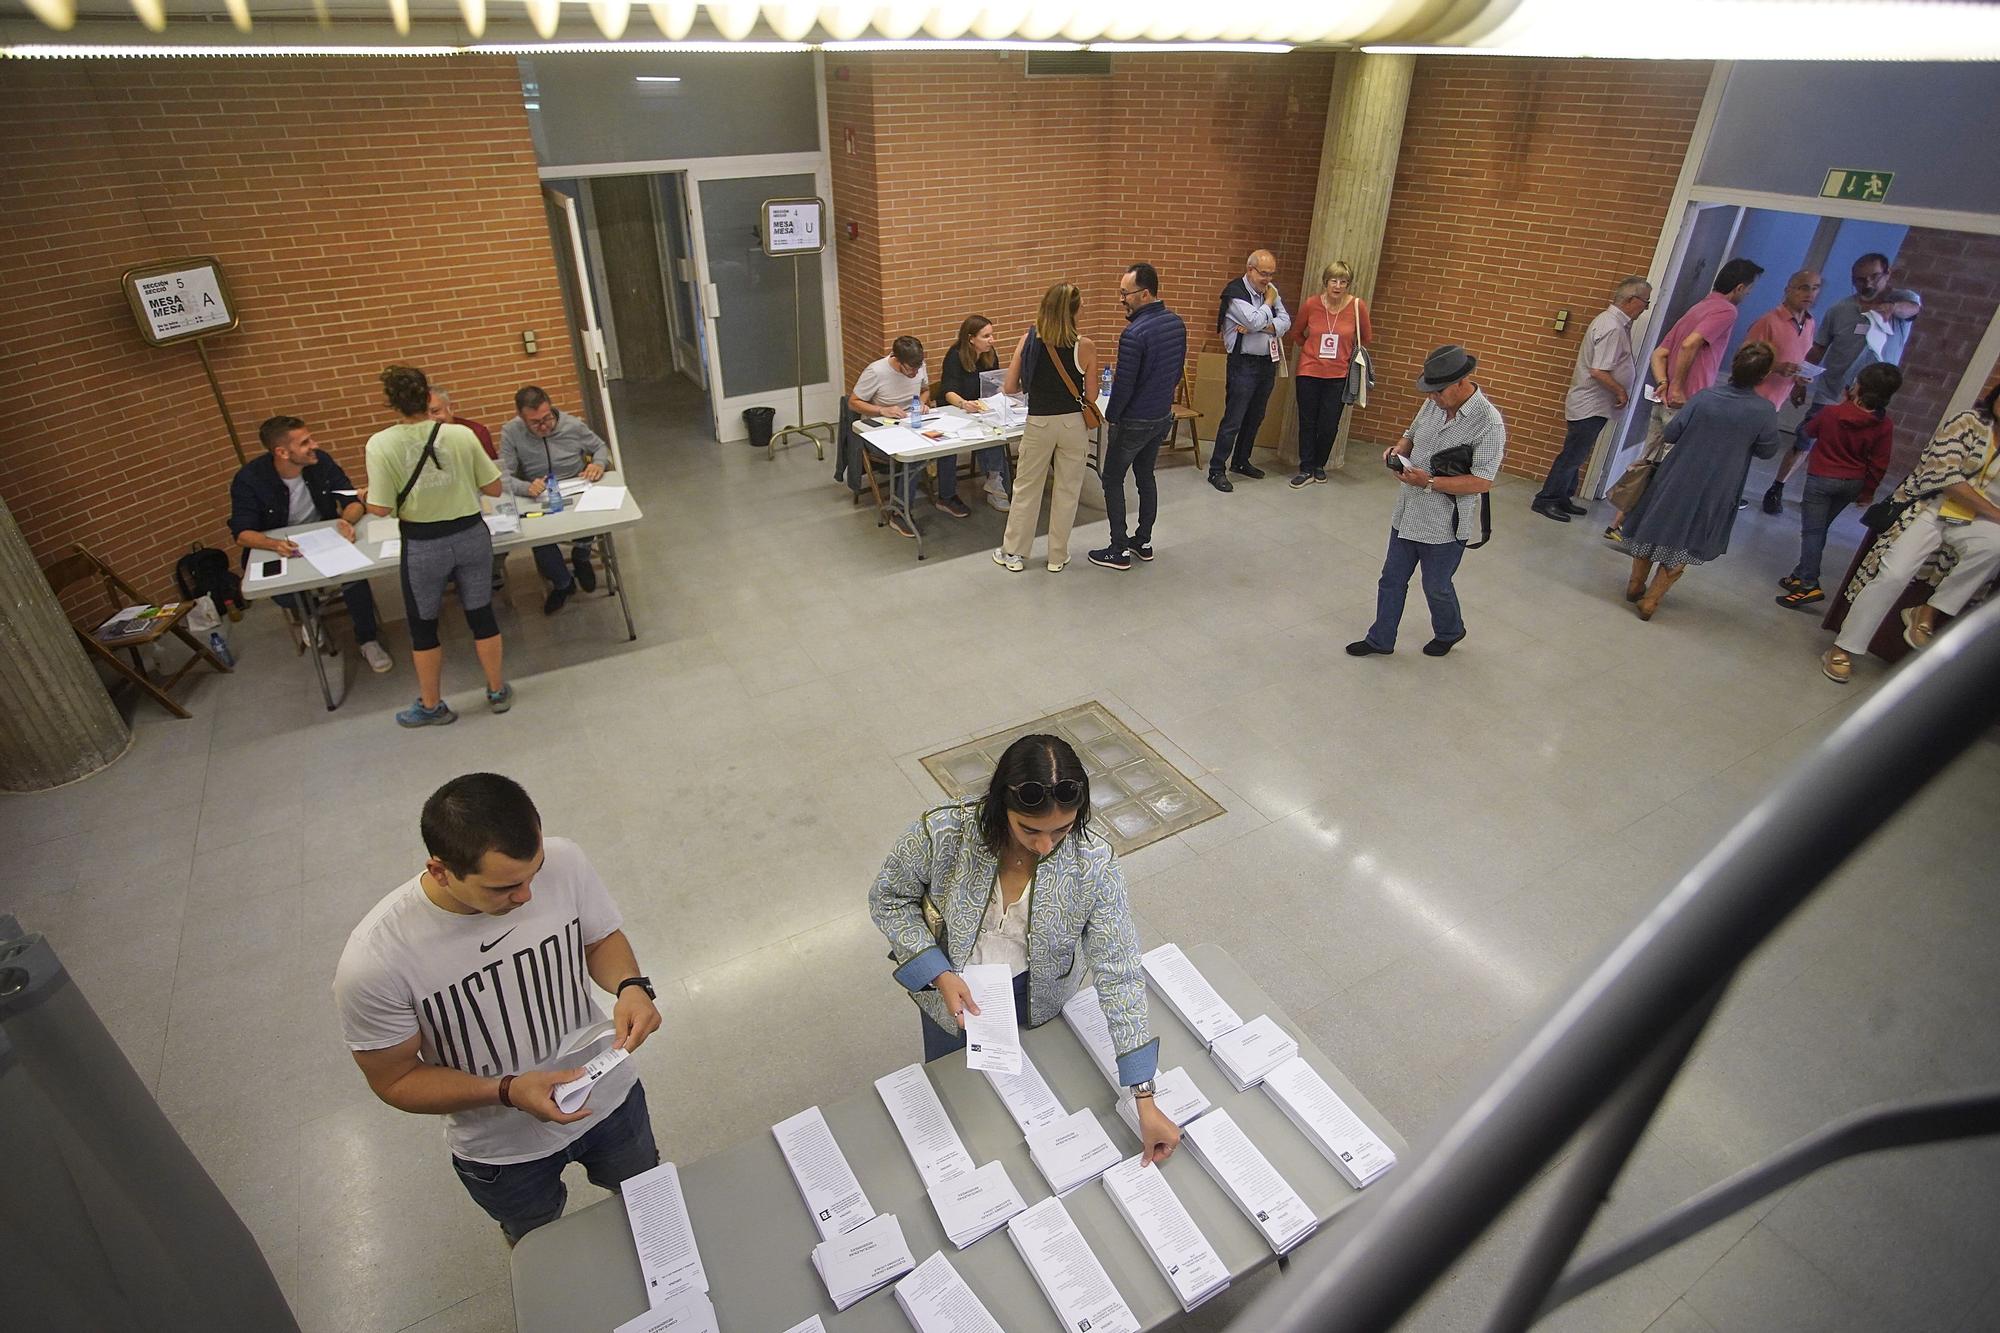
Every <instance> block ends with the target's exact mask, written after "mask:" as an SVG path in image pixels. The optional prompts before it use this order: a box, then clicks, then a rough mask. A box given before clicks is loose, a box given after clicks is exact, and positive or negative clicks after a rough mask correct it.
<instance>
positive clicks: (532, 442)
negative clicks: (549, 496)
mask: <svg viewBox="0 0 2000 1333" xmlns="http://www.w3.org/2000/svg"><path fill="white" fill-rule="evenodd" d="M514 412H515V416H514V419H513V420H512V421H510V422H508V423H507V425H506V427H505V428H504V429H503V430H502V431H501V432H500V473H501V476H502V478H503V480H504V483H505V485H506V487H507V490H508V493H509V494H512V495H518V496H521V497H523V498H524V499H529V500H539V499H541V498H542V496H543V494H544V493H545V492H546V491H547V489H548V487H549V484H550V483H549V478H550V477H554V478H555V479H556V481H558V482H562V481H567V480H569V479H570V478H571V477H582V478H583V479H584V480H585V481H596V480H598V479H599V478H600V477H602V476H603V475H604V473H605V470H606V469H608V468H609V467H610V466H611V446H610V445H608V444H606V443H605V442H604V441H603V440H601V439H599V438H598V436H597V432H596V431H594V430H592V429H591V428H590V427H589V426H587V425H585V424H584V422H583V419H582V418H581V417H573V416H570V415H569V414H568V413H566V412H559V411H557V410H556V405H555V404H554V403H552V402H550V401H549V395H548V393H547V392H546V391H545V390H543V389H542V388H541V387H540V386H539V385H535V384H529V385H526V386H524V387H523V388H522V389H521V390H520V391H519V392H518V393H516V394H515V395H514ZM591 541H592V539H591V538H589V537H581V538H578V539H577V541H576V542H575V543H574V544H573V545H572V546H571V547H570V564H569V567H568V568H565V567H564V566H563V558H562V549H561V548H560V547H558V546H557V545H556V544H555V543H553V542H551V543H549V544H548V545H546V546H537V547H536V548H535V568H536V569H538V570H540V571H541V573H542V578H543V579H545V580H546V581H547V582H548V585H549V595H548V596H547V597H546V598H544V599H543V601H542V614H543V615H545V616H552V615H554V614H555V613H556V612H558V611H560V610H562V609H563V603H565V602H567V601H568V600H569V599H570V595H571V594H572V593H574V592H575V591H576V590H577V589H578V588H582V589H583V590H584V591H585V592H596V591H597V572H596V571H595V570H593V569H592V568H591V567H590V544H591ZM572 570H574V571H575V577H574V578H572V577H571V571H572Z"/></svg>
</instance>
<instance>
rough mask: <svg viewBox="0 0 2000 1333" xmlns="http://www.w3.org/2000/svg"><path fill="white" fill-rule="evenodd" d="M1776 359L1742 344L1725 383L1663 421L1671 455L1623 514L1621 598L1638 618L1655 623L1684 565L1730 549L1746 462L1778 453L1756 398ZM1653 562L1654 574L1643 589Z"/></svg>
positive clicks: (1764, 404)
mask: <svg viewBox="0 0 2000 1333" xmlns="http://www.w3.org/2000/svg"><path fill="white" fill-rule="evenodd" d="M1776 360H1777V357H1776V355H1775V354H1774V353H1773V352H1772V350H1771V344H1769V343H1762V342H1752V343H1744V344H1743V346H1741V347H1739V348H1737V349H1736V356H1735V358H1734V359H1733V360H1731V362H1730V363H1729V382H1728V383H1727V384H1717V385H1713V386H1711V387H1709V388H1706V389H1703V390H1702V391H1701V392H1700V393H1698V394H1696V395H1695V396H1694V397H1692V398H1690V399H1688V404H1687V406H1686V407H1684V408H1682V409H1681V411H1680V414H1679V415H1677V416H1676V417H1674V419H1673V420H1672V421H1669V422H1668V423H1667V425H1666V430H1665V432H1664V434H1665V438H1666V440H1667V442H1668V443H1669V444H1671V445H1673V446H1674V447H1673V450H1672V452H1670V453H1669V454H1668V455H1667V456H1666V457H1665V458H1663V459H1661V460H1660V463H1659V466H1658V467H1657V468H1656V469H1655V470H1654V472H1653V478H1652V481H1651V482H1649V483H1648V484H1647V486H1646V492H1645V494H1643V495H1641V496H1640V497H1639V502H1638V503H1637V504H1635V505H1633V506H1632V512H1631V513H1630V514H1627V515H1626V516H1625V550H1626V553H1627V554H1629V555H1630V556H1631V557H1632V574H1631V577H1630V578H1629V579H1627V580H1626V583H1625V600H1626V601H1628V602H1636V603H1638V607H1639V619H1641V620H1651V619H1652V618H1653V613H1654V612H1656V611H1658V610H1659V609H1660V599H1661V598H1663V597H1665V596H1666V595H1667V589H1669V588H1671V587H1673V586H1674V584H1675V583H1676V582H1677V581H1678V580H1679V579H1680V576H1681V575H1682V574H1684V573H1686V572H1687V567H1688V566H1689V565H1705V564H1707V563H1708V562H1709V561H1711V560H1714V559H1716V558H1717V557H1718V556H1720V555H1722V554H1723V553H1724V552H1726V551H1728V550H1729V534H1730V532H1731V531H1732V530H1733V529H1734V528H1735V527H1736V502H1737V501H1738V500H1740V499H1742V498H1743V483H1744V481H1745V480H1746V479H1747V478H1748V477H1749V475H1750V460H1751V459H1752V458H1753V457H1754V458H1770V457H1772V456H1773V455H1774V454H1776V453H1777V452H1778V414H1777V411H1776V410H1775V409H1774V408H1772V406H1771V404H1770V403H1769V401H1767V400H1766V399H1765V398H1764V396H1763V395H1762V394H1759V393H1758V392H1757V386H1758V385H1760V384H1762V383H1763V382H1764V377H1765V376H1766V375H1768V374H1770V373H1771V366H1772V364H1773V363H1774V362H1775V361H1776ZM1655 563H1657V564H1658V565H1659V572H1658V573H1657V574H1653V582H1652V586H1651V587H1648V586H1647V585H1646V576H1647V575H1648V574H1649V573H1652V568H1653V565H1654V564H1655Z"/></svg>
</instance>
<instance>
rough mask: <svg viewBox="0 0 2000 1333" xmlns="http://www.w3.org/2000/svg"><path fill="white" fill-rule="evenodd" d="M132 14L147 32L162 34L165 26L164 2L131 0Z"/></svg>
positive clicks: (158, 0)
mask: <svg viewBox="0 0 2000 1333" xmlns="http://www.w3.org/2000/svg"><path fill="white" fill-rule="evenodd" d="M132 12H133V13H135V14H137V15H138V16H139V22H141V23H143V24H145V25H146V30H147V31H148V32H164V31H165V30H166V26H167V6H166V0H132Z"/></svg>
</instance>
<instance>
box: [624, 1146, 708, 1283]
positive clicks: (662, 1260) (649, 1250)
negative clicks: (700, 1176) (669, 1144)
mask: <svg viewBox="0 0 2000 1333" xmlns="http://www.w3.org/2000/svg"><path fill="white" fill-rule="evenodd" d="M618 1192H619V1194H620V1196H621V1197H623V1199H624V1201H625V1220H626V1221H627V1222H629V1223H631V1225H632V1244H633V1245H634V1246H635V1247H636V1248H637V1249H638V1251H639V1274H640V1276H641V1277H642V1278H643V1279H644V1280H645V1283H646V1304H647V1306H648V1307H649V1308H651V1309H654V1310H660V1309H664V1308H666V1307H668V1306H671V1305H676V1304H679V1303H680V1302H682V1301H684V1300H686V1299H687V1298H688V1297H690V1296H699V1295H704V1294H706V1293H707V1291H708V1273H707V1271H706V1270H704V1269H703V1268H702V1266H701V1250H700V1249H699V1248H697V1247H696V1245H695V1243H694V1226H693V1224H691V1223H690V1222H689V1221H688V1210H687V1198H686V1196H684V1195H683V1194H682V1193H681V1173H680V1168H679V1167H677V1166H675V1165H674V1164H673V1163H672V1162H661V1163H660V1164H659V1165H658V1166H656V1167H653V1168H652V1169H651V1170H647V1171H641V1172H640V1173H639V1174H638V1175H636V1176H632V1177H630V1178H628V1179H627V1180H626V1181H625V1182H624V1183H623V1184H621V1185H620V1186H619V1187H618Z"/></svg>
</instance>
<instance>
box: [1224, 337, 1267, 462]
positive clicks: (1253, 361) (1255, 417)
mask: <svg viewBox="0 0 2000 1333" xmlns="http://www.w3.org/2000/svg"><path fill="white" fill-rule="evenodd" d="M1277 382H1278V363H1277V362H1275V361H1273V360H1272V359H1271V358H1270V357H1268V356H1237V355H1235V354H1234V353H1231V354H1230V357H1229V377H1228V379H1227V380H1225V381H1224V386H1223V397H1222V425H1220V426H1219V427H1217V428H1216V432H1215V449H1214V451H1213V452H1212V453H1210V454H1209V456H1208V470H1209V473H1210V475H1216V474H1219V473H1220V472H1221V471H1222V469H1223V468H1224V467H1248V466H1249V465H1250V451H1251V450H1252V449H1254V448H1255V447H1256V445H1257V432H1258V431H1260V430H1262V429H1263V428H1264V408H1265V406H1266V405H1267V404H1269V403H1270V401H1271V386H1272V385H1273V384H1276V383H1277ZM1232 446H1234V450H1235V452H1234V453H1232V452H1231V447H1232Z"/></svg>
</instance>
